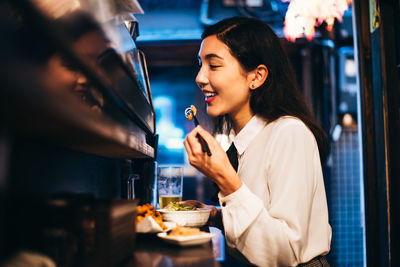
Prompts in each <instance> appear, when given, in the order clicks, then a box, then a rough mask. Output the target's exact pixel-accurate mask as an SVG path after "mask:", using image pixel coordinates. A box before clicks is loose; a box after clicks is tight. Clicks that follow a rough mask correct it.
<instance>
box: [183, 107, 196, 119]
mask: <svg viewBox="0 0 400 267" xmlns="http://www.w3.org/2000/svg"><path fill="white" fill-rule="evenodd" d="M196 114H197V109H196V107H195V106H194V105H191V106H190V107H188V108H187V109H185V117H186V118H187V119H188V120H190V121H191V120H193V117H194V116H196Z"/></svg>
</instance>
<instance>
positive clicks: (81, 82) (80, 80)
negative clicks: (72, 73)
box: [75, 74, 89, 91]
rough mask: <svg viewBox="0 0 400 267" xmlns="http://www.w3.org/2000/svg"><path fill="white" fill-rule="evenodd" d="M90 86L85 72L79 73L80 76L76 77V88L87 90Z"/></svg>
mask: <svg viewBox="0 0 400 267" xmlns="http://www.w3.org/2000/svg"><path fill="white" fill-rule="evenodd" d="M88 87H89V81H88V79H87V78H86V76H85V75H83V74H78V77H77V79H76V88H75V90H77V91H80V90H85V89H87V88H88Z"/></svg>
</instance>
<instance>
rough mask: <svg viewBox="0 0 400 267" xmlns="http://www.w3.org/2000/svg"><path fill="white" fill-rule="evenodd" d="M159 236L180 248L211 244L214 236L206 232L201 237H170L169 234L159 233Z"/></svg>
mask: <svg viewBox="0 0 400 267" xmlns="http://www.w3.org/2000/svg"><path fill="white" fill-rule="evenodd" d="M157 236H158V237H159V238H161V239H163V240H164V241H165V242H168V243H171V244H176V245H179V246H194V245H201V244H205V243H207V242H210V240H211V238H212V237H213V236H214V234H212V233H206V232H204V233H203V234H200V235H190V236H169V235H167V233H158V234H157Z"/></svg>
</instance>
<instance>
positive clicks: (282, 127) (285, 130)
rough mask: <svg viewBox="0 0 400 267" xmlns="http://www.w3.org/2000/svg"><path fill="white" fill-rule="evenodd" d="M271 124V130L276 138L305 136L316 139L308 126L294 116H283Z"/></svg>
mask: <svg viewBox="0 0 400 267" xmlns="http://www.w3.org/2000/svg"><path fill="white" fill-rule="evenodd" d="M269 124H270V125H269V127H270V130H271V131H272V132H273V133H274V134H273V135H275V136H280V137H283V136H287V137H290V136H303V137H306V138H309V137H311V138H314V135H313V134H312V132H311V130H310V129H309V128H308V127H307V126H306V124H305V123H304V122H303V121H302V120H300V119H299V118H297V117H294V116H282V117H279V118H278V119H276V120H275V121H273V122H271V123H269Z"/></svg>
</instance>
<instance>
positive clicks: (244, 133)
mask: <svg viewBox="0 0 400 267" xmlns="http://www.w3.org/2000/svg"><path fill="white" fill-rule="evenodd" d="M266 124H267V122H266V121H265V119H263V118H261V117H260V116H257V115H254V116H253V117H252V118H251V119H250V120H249V122H248V123H247V124H246V125H245V126H244V127H243V128H242V130H240V132H239V133H238V134H237V135H235V131H233V130H232V131H231V133H230V134H229V139H230V140H232V141H233V142H234V143H235V147H236V149H237V151H238V154H239V155H242V154H243V152H244V151H245V150H246V148H247V147H248V146H249V144H250V142H251V141H252V140H253V139H254V137H256V135H257V134H258V133H259V132H261V130H262V129H263V128H264V127H265V125H266Z"/></svg>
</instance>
